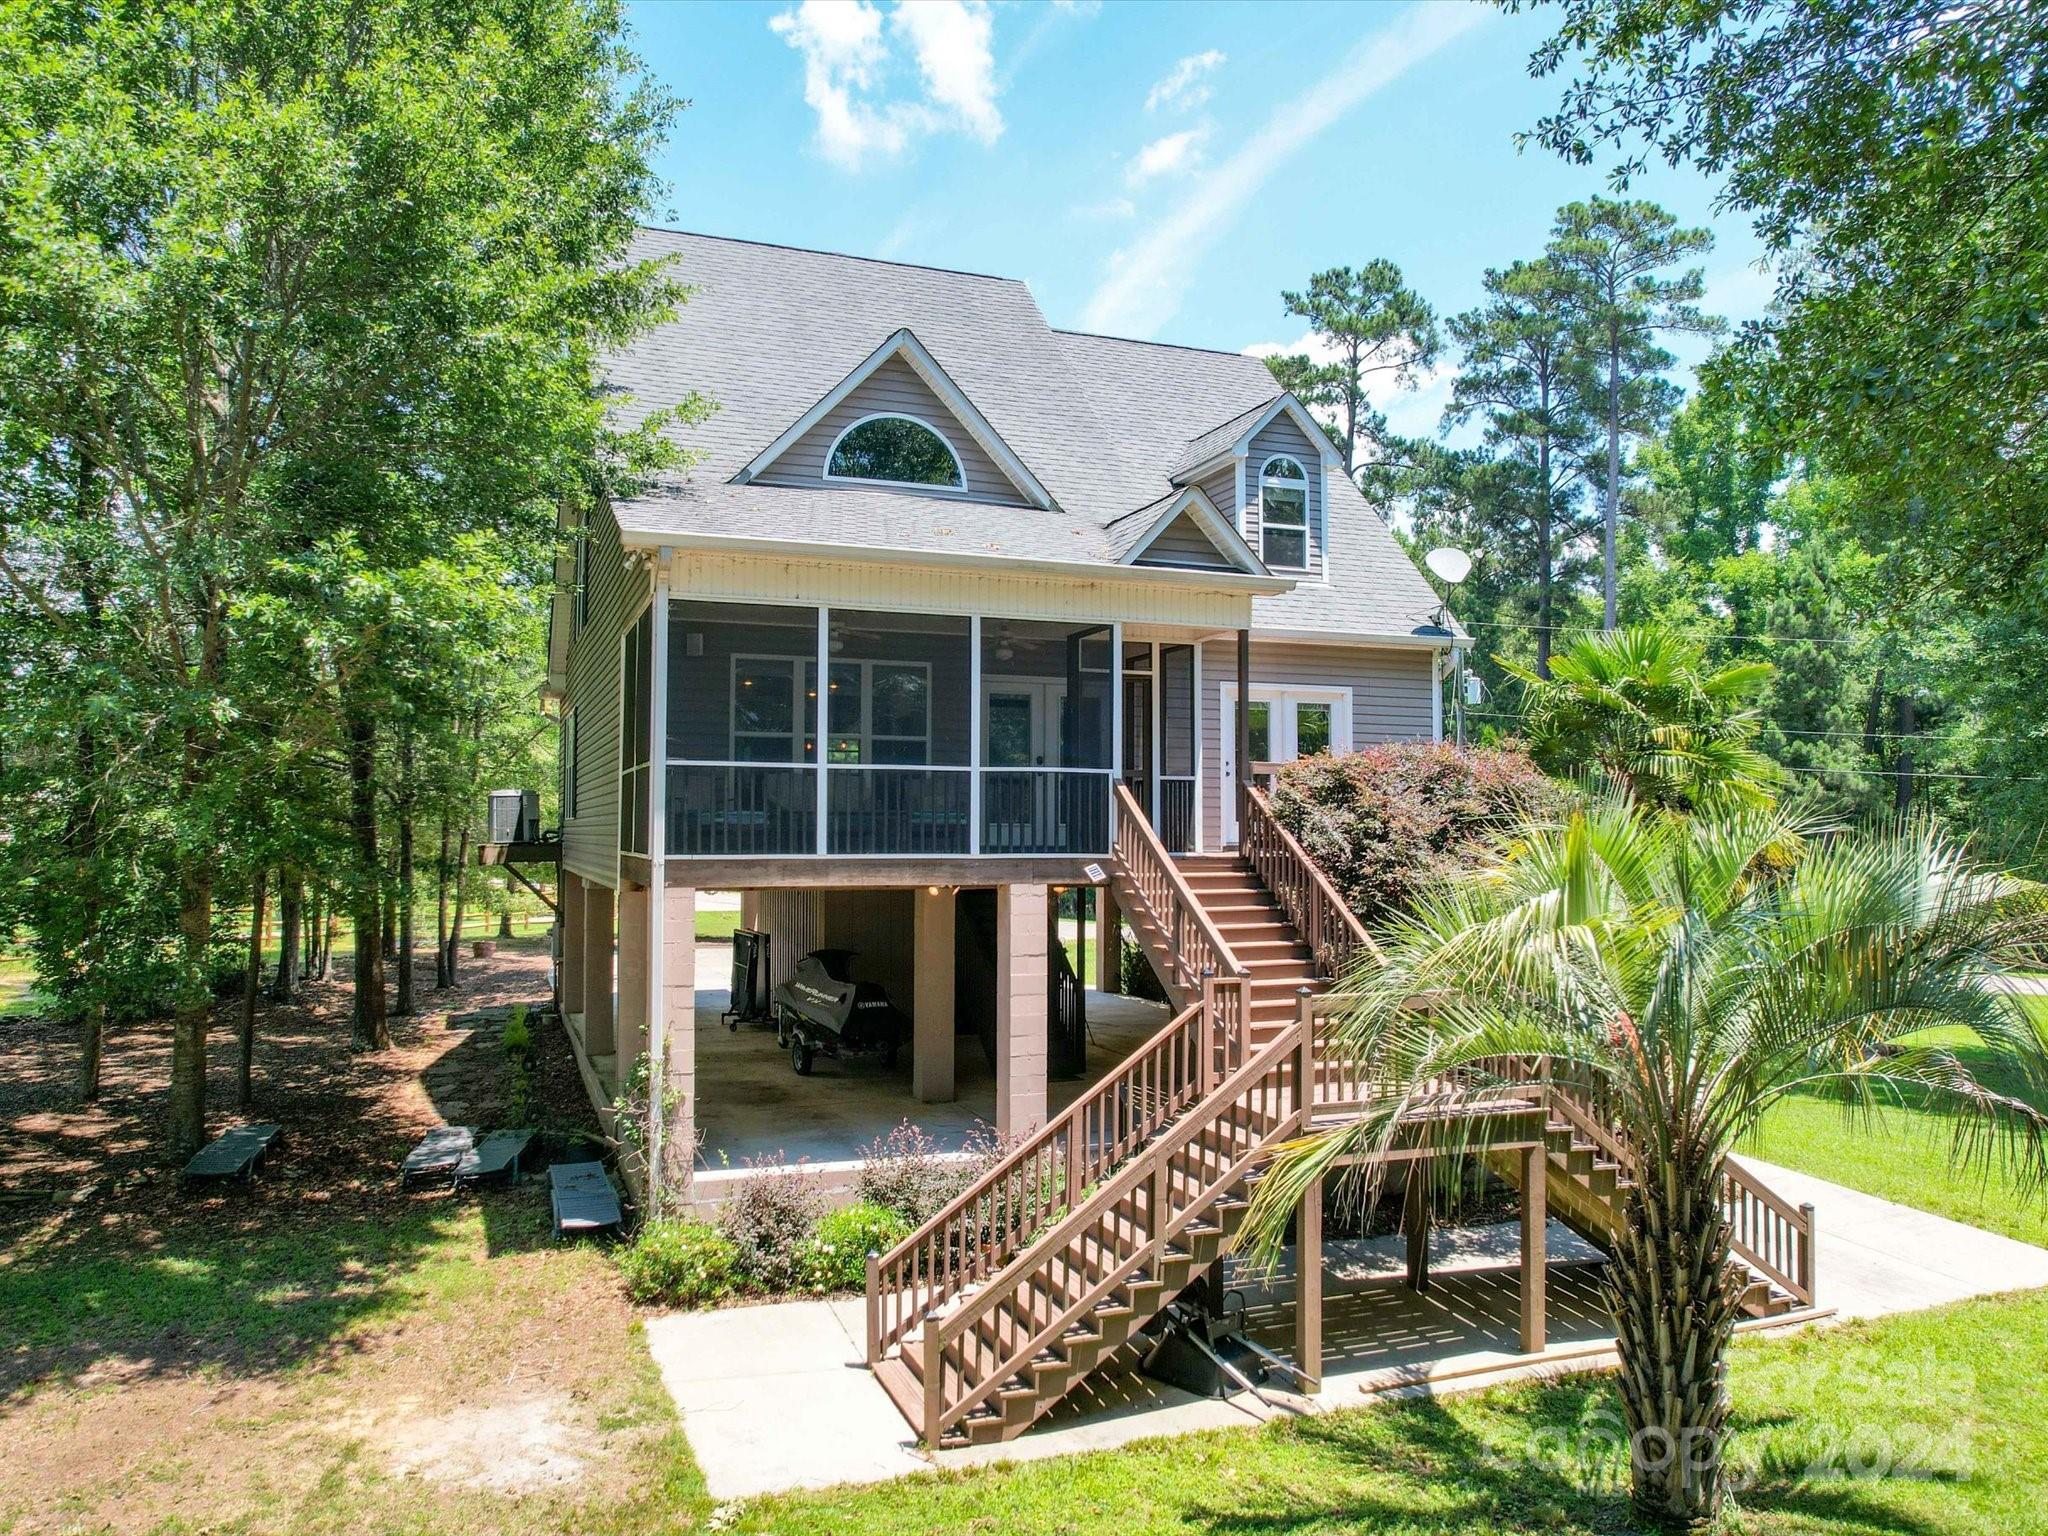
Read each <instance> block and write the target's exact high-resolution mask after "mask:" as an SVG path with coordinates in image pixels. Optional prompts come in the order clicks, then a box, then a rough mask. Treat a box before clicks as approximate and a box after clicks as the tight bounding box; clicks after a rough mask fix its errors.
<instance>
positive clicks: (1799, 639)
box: [1458, 619, 1870, 645]
mask: <svg viewBox="0 0 2048 1536" xmlns="http://www.w3.org/2000/svg"><path fill="white" fill-rule="evenodd" d="M1458 622H1459V623H1460V624H1461V625H1463V626H1464V627H1465V628H1467V629H1522V630H1530V631H1536V630H1541V629H1543V628H1544V627H1545V626H1544V625H1541V624H1538V623H1535V622H1534V621H1533V620H1526V621H1525V620H1521V619H1459V620H1458ZM1548 628H1549V630H1550V632H1551V633H1552V634H1553V635H1567V634H1570V635H1598V634H1603V633H1605V631H1604V630H1603V629H1602V628H1601V626H1600V625H1598V624H1552V625H1550V626H1548ZM1696 638H1697V639H1698V640H1699V642H1700V643H1701V644H1703V645H1709V644H1713V645H1734V644H1737V643H1745V644H1746V643H1748V642H1750V641H1755V642H1757V643H1759V644H1771V645H1867V644H1869V643H1870V642H1869V641H1868V639H1866V638H1865V637H1863V636H1859V635H1774V634H1767V633H1752V632H1750V631H1747V630H1743V631H1739V632H1736V633H1732V634H1710V635H1700V636H1697V637H1696Z"/></svg>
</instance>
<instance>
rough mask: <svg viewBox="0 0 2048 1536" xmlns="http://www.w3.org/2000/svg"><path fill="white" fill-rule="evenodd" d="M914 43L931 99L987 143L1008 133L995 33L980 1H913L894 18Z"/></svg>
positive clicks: (926, 88)
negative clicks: (999, 100)
mask: <svg viewBox="0 0 2048 1536" xmlns="http://www.w3.org/2000/svg"><path fill="white" fill-rule="evenodd" d="M889 21H890V25H892V26H893V27H894V28H895V29H896V30H897V31H898V32H901V33H903V34H904V35H905V36H906V37H908V38H909V39H910V46H911V48H912V50H913V51H914V52H915V53H916V54H917V69H918V73H919V74H921V75H923V76H924V89H925V95H926V97H927V98H928V99H929V100H930V101H932V102H934V103H936V104H937V105H938V106H940V107H942V108H944V109H946V110H947V111H949V112H950V113H951V114H952V116H953V118H954V119H955V121H957V122H958V123H959V125H960V126H961V127H962V128H964V129H966V130H967V131H968V132H969V133H971V134H973V135H974V136H975V137H976V138H977V139H979V140H981V142H982V143H984V144H993V143H995V141H996V139H997V138H998V137H1000V136H1001V134H1002V131H1003V114H1002V113H1000V112H998V111H997V110H996V61H995V54H994V52H993V51H992V50H991V48H990V46H989V40H990V36H991V34H992V33H993V31H994V30H995V28H994V23H993V22H992V21H991V19H990V17H989V10H988V7H987V6H986V5H984V4H982V3H980V0H909V3H905V4H899V5H898V6H897V7H896V12H895V14H894V15H893V16H891V17H890V18H889Z"/></svg>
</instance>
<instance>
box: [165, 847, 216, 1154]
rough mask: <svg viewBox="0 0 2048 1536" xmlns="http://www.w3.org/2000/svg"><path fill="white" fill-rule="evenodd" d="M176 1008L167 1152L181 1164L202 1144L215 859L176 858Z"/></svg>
mask: <svg viewBox="0 0 2048 1536" xmlns="http://www.w3.org/2000/svg"><path fill="white" fill-rule="evenodd" d="M178 862H179V870H178V935H179V969H180V972H181V974H180V976H179V987H178V1008H177V1012H176V1013H175V1014H174V1015H173V1017H172V1020H171V1092H170V1126H169V1136H168V1141H169V1148H170V1153H171V1156H172V1157H173V1158H174V1159H176V1160H177V1161H179V1162H183V1161H184V1160H185V1159H186V1158H189V1157H190V1156H191V1155H192V1154H193V1153H194V1152H197V1151H198V1150H199V1149H200V1148H201V1147H202V1146H204V1145H205V1144H206V1033H207V1027H208V1026H209V1025H210V1024H211V1023H212V1021H213V991H212V989H211V987H210V986H209V985H208V983H209V981H210V980H211V978H210V977H209V976H208V975H207V966H206V959H207V947H208V944H209V943H210V942H211V940H212V938H213V860H212V859H211V858H210V857H208V856H207V854H206V853H205V852H203V851H200V850H193V851H190V852H187V853H184V854H182V855H181V856H180V857H179V861H178Z"/></svg>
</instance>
